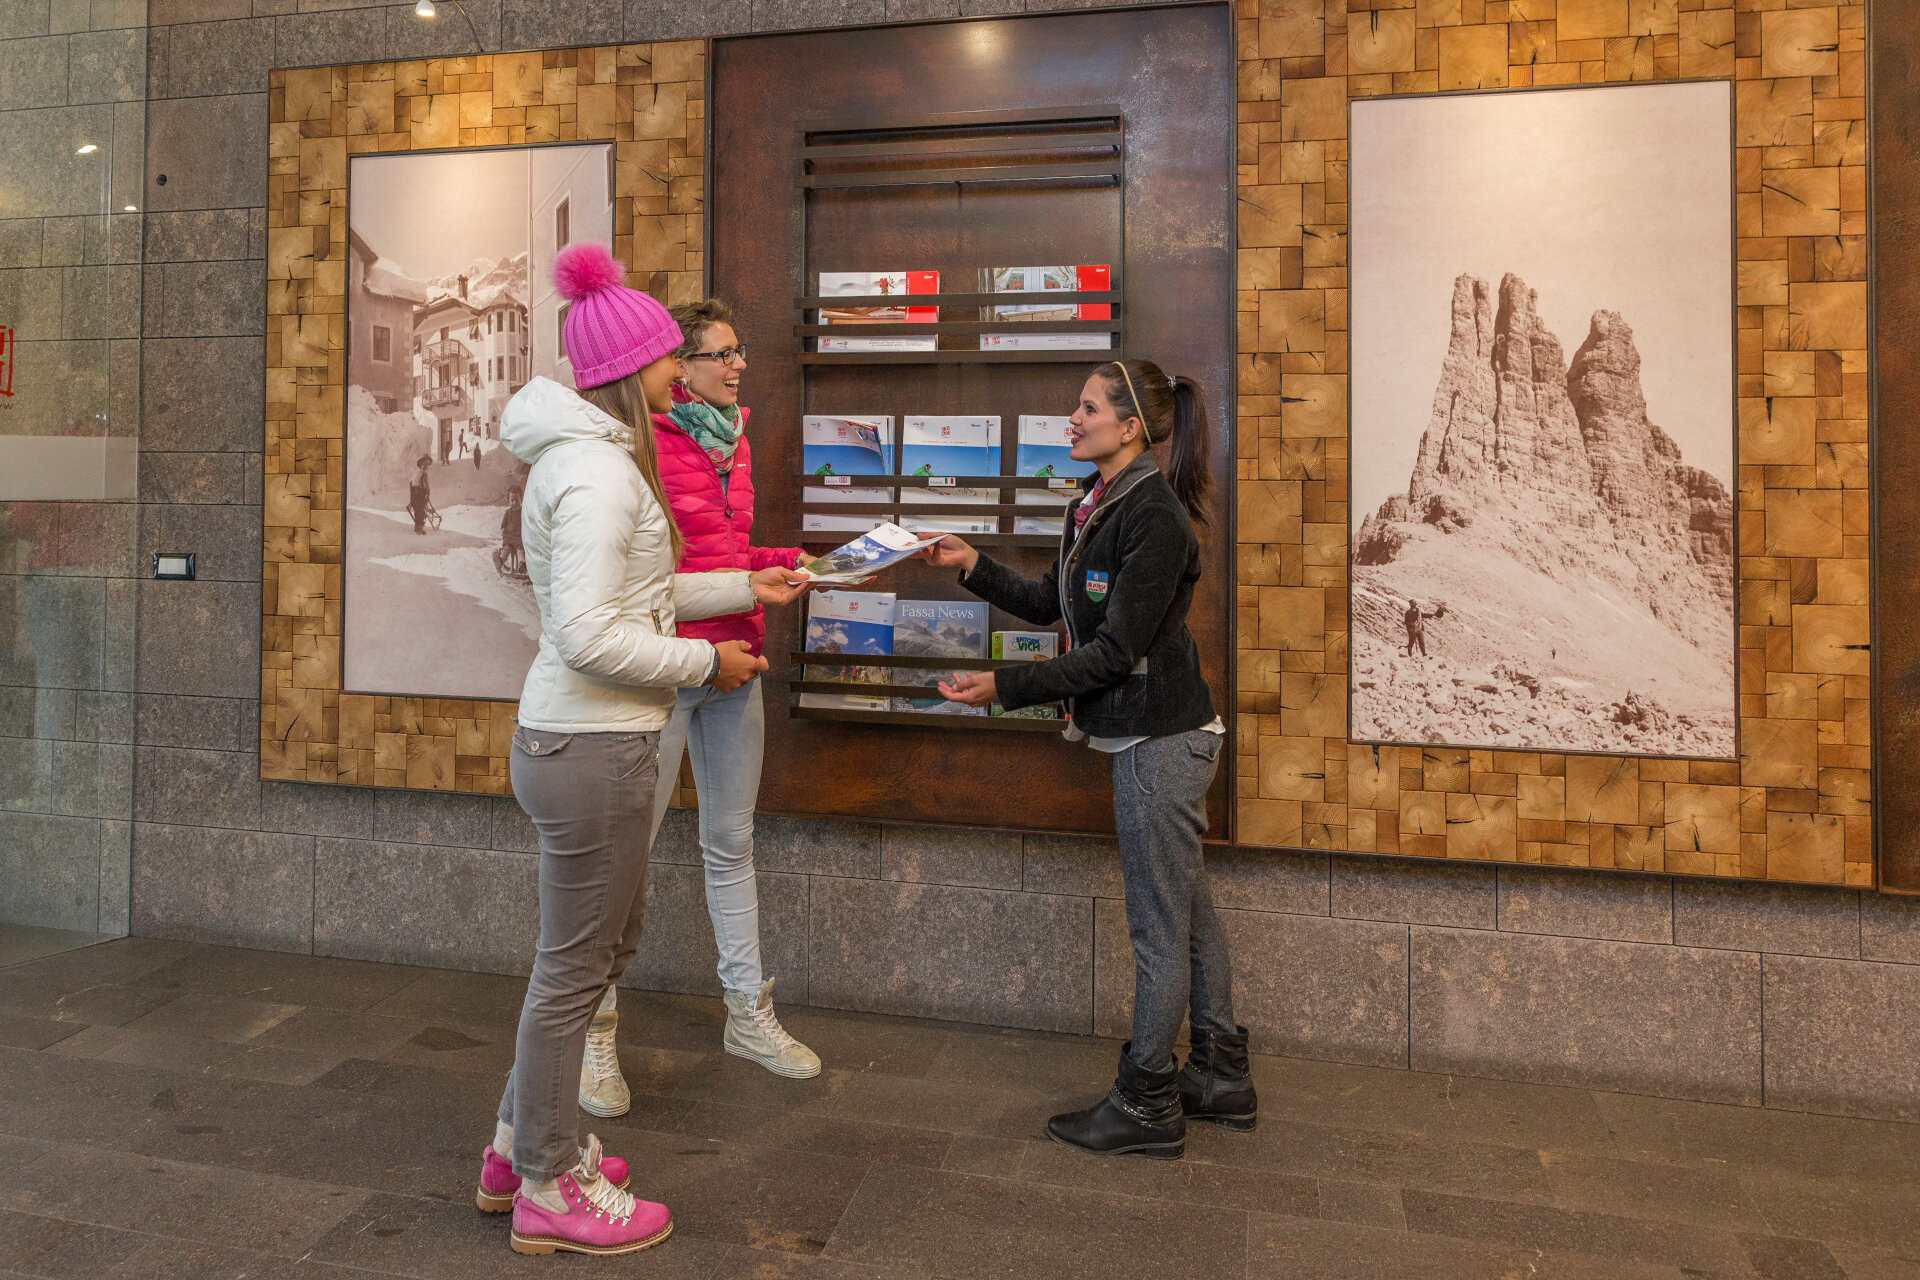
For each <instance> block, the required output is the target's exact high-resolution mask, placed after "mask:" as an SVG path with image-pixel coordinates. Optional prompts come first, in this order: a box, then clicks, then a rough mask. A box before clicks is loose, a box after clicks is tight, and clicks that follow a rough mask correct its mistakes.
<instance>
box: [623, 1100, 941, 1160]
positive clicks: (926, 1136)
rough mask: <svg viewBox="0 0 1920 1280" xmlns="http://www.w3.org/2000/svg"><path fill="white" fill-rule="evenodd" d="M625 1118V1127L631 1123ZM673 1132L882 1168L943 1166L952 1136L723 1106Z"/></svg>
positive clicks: (695, 1114) (703, 1105)
mask: <svg viewBox="0 0 1920 1280" xmlns="http://www.w3.org/2000/svg"><path fill="white" fill-rule="evenodd" d="M628 1122H629V1120H628V1117H624V1116H623V1117H622V1118H621V1123H623V1124H625V1123H628ZM674 1132H675V1133H683V1134H686V1135H687V1136H688V1137H693V1138H709V1139H713V1140H715V1141H718V1142H721V1143H729V1144H730V1143H745V1144H748V1145H750V1146H757V1147H772V1148H778V1149H781V1150H786V1151H795V1152H807V1153H809V1154H812V1153H821V1154H825V1155H832V1156H840V1157H843V1158H845V1159H848V1160H865V1161H874V1162H877V1163H881V1164H917V1165H923V1166H925V1167H926V1168H929V1169H938V1168H940V1167H941V1161H942V1160H943V1159H944V1158H945V1157H946V1154H947V1149H948V1147H949V1146H951V1145H952V1142H953V1135H952V1134H951V1133H949V1132H947V1131H945V1130H942V1129H934V1128H924V1129H923V1128H913V1127H909V1126H907V1125H899V1124H879V1123H875V1122H873V1121H870V1120H861V1119H857V1118H854V1117H849V1116H836V1115H821V1114H818V1113H815V1112H808V1111H765V1110H761V1109H759V1108H756V1107H734V1106H728V1105H726V1104H725V1103H722V1102H700V1103H696V1104H695V1105H694V1107H693V1109H692V1110H691V1111H689V1112H688V1113H687V1115H686V1116H685V1118H683V1119H682V1120H681V1121H680V1123H679V1124H677V1125H675V1126H674Z"/></svg>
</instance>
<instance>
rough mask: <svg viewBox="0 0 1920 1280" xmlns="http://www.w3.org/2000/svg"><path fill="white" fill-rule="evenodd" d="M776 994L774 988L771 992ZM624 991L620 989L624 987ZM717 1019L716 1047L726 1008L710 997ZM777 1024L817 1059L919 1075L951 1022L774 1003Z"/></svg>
mask: <svg viewBox="0 0 1920 1280" xmlns="http://www.w3.org/2000/svg"><path fill="white" fill-rule="evenodd" d="M774 994H775V995H776V996H777V995H778V994H779V992H778V990H777V989H776V991H775V992H774ZM622 995H623V996H624V995H625V993H624V992H623V993H622ZM714 1011H715V1014H714V1016H715V1018H716V1019H717V1020H718V1021H717V1022H716V1024H715V1027H714V1032H713V1045H712V1047H713V1048H716V1049H717V1048H719V1047H720V1029H721V1027H722V1026H723V1025H724V1024H725V1017H726V1015H725V1012H724V1010H722V1009H721V1007H720V1004H719V1002H718V1001H715V1002H714ZM779 1014H780V1022H781V1025H782V1026H784V1027H786V1029H787V1030H788V1031H789V1032H790V1033H791V1034H792V1035H793V1037H794V1038H795V1039H796V1040H799V1041H800V1042H801V1043H802V1044H804V1045H806V1046H807V1047H808V1048H809V1049H812V1050H813V1051H814V1052H815V1053H817V1054H819V1055H820V1060H821V1062H822V1063H824V1064H826V1065H829V1066H835V1067H841V1068H844V1069H846V1070H849V1071H878V1072H882V1073H884V1074H886V1075H890V1076H924V1075H927V1074H929V1073H930V1071H931V1070H932V1069H933V1067H934V1065H935V1063H936V1062H938V1061H939V1059H940V1058H941V1057H942V1056H943V1054H944V1053H945V1052H946V1048H947V1045H948V1042H949V1040H950V1038H951V1033H952V1029H953V1024H952V1023H948V1022H931V1021H923V1020H921V1019H917V1018H890V1017H887V1016H885V1015H883V1014H874V1013H852V1012H848V1011H846V1010H841V1009H809V1008H804V1007H802V1006H799V1005H792V1006H788V1005H781V1006H779Z"/></svg>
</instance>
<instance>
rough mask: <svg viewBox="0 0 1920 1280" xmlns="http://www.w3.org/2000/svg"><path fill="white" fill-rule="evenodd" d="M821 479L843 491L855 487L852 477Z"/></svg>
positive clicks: (823, 477) (827, 477) (825, 477)
mask: <svg viewBox="0 0 1920 1280" xmlns="http://www.w3.org/2000/svg"><path fill="white" fill-rule="evenodd" d="M820 478H821V480H823V481H824V482H825V483H827V484H829V485H835V486H838V487H840V488H843V489H851V488H852V487H853V477H852V476H822V477H820Z"/></svg>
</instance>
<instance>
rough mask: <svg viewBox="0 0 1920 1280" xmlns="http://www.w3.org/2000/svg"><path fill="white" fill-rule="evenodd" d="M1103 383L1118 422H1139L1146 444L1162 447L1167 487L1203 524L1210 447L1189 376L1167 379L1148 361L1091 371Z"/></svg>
mask: <svg viewBox="0 0 1920 1280" xmlns="http://www.w3.org/2000/svg"><path fill="white" fill-rule="evenodd" d="M1093 372H1094V375H1095V376H1096V377H1098V378H1100V379H1102V380H1103V381H1104V382H1105V383H1106V384H1107V403H1108V404H1111V405H1112V406H1113V411H1114V412H1115V413H1117V414H1119V415H1120V419H1121V421H1123V422H1124V421H1125V420H1126V419H1128V418H1138V419H1140V423H1141V425H1142V426H1143V427H1145V428H1146V433H1147V443H1148V444H1165V443H1167V441H1169V440H1171V441H1172V442H1173V443H1172V446H1171V447H1170V448H1169V449H1168V451H1167V483H1168V484H1170V485H1172V486H1173V492H1174V494H1175V495H1176V496H1177V497H1178V498H1179V499H1180V502H1181V504H1182V505H1183V506H1185V507H1186V509H1187V514H1188V515H1190V516H1192V517H1193V521H1194V523H1195V524H1200V525H1204V524H1206V523H1208V519H1207V516H1208V512H1207V492H1208V490H1209V489H1210V488H1211V487H1212V485H1213V476H1212V474H1211V472H1210V470H1209V468H1208V465H1207V453H1208V449H1209V445H1210V441H1209V439H1208V432H1207V405H1206V401H1204V400H1202V399H1201V398H1200V386H1199V384H1198V383H1196V382H1195V381H1194V380H1193V379H1192V378H1184V377H1183V378H1169V377H1168V376H1167V375H1166V374H1165V373H1164V372H1162V371H1161V368H1160V366H1159V365H1157V364H1155V363H1153V362H1152V361H1151V360H1116V361H1113V362H1111V363H1108V364H1103V365H1101V366H1100V367H1099V368H1098V369H1095V370H1094V371H1093Z"/></svg>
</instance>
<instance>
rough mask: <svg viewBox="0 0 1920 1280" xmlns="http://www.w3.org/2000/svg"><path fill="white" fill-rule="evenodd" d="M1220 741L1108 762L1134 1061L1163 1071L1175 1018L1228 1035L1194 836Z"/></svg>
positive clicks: (1221, 965)
mask: <svg viewBox="0 0 1920 1280" xmlns="http://www.w3.org/2000/svg"><path fill="white" fill-rule="evenodd" d="M1225 741H1226V739H1225V738H1223V737H1222V736H1221V735H1220V734H1217V733H1208V732H1207V731H1206V730H1204V729H1195V730H1194V731H1192V732H1191V733H1176V734H1169V735H1168V736H1166V737H1164V738H1148V739H1147V740H1146V741H1145V742H1138V743H1135V744H1134V745H1133V746H1131V747H1128V748H1127V749H1126V750H1125V751H1117V752H1115V753H1114V754H1113V760H1112V771H1113V817H1114V825H1115V827H1116V828H1117V831H1118V835H1119V840H1120V873H1121V876H1122V877H1123V878H1124V880H1125V882H1126V892H1127V936H1128V937H1129V938H1130V939H1131V940H1132V942H1133V1042H1132V1047H1131V1048H1130V1049H1129V1050H1128V1053H1129V1055H1130V1056H1131V1057H1132V1059H1133V1061H1134V1063H1135V1064H1136V1065H1138V1066H1140V1067H1141V1068H1143V1069H1145V1070H1148V1071H1165V1070H1167V1069H1169V1068H1170V1067H1171V1066H1172V1065H1173V1047H1174V1042H1175V1041H1176V1040H1177V1039H1178V1038H1179V1035H1180V1016H1181V1015H1182V1014H1183V1013H1186V1012H1188V1009H1189V1007H1191V1010H1192V1023H1193V1026H1194V1028H1195V1030H1198V1031H1207V1032H1217V1033H1223V1034H1229V1035H1230V1034H1232V1033H1233V1031H1234V1028H1235V1023H1234V1019H1233V972H1232V967H1231V963H1230V961H1229V960H1228V958H1227V939H1226V935H1225V934H1224V933H1222V932H1221V929H1220V917H1219V915H1218V914H1217V913H1216V912H1215V911H1214V909H1213V894H1212V892H1211V891H1210V890H1209V889H1208V887H1207V869H1206V864H1205V861H1204V859H1203V857H1202V853H1201V846H1200V837H1201V836H1203V835H1205V834H1206V831H1207V789H1208V788H1209V787H1211V786H1212V785H1213V774H1214V770H1215V769H1217V768H1218V767H1219V764H1220V749H1221V745H1222V744H1223V743H1224V742H1225Z"/></svg>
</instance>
